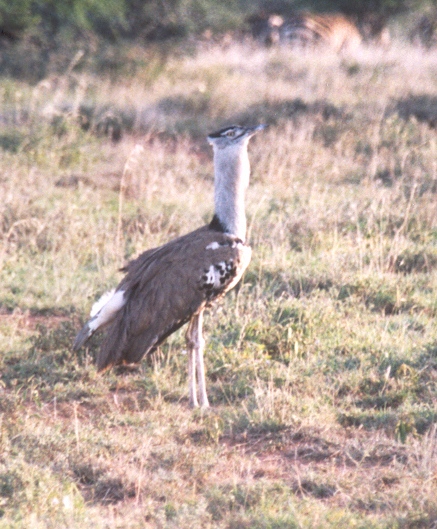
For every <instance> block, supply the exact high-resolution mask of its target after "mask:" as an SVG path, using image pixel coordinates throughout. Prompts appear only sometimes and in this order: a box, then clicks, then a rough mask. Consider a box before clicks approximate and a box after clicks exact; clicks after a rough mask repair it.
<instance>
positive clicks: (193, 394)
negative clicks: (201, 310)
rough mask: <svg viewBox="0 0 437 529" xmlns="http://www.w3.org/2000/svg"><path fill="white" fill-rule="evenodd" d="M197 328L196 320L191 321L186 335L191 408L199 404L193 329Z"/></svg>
mask: <svg viewBox="0 0 437 529" xmlns="http://www.w3.org/2000/svg"><path fill="white" fill-rule="evenodd" d="M194 327H195V318H192V319H191V320H190V323H189V324H188V329H187V333H186V336H185V337H186V340H187V349H188V383H189V386H190V388H189V392H190V397H189V399H190V401H189V402H190V407H191V408H198V407H199V403H198V401H197V390H196V358H195V354H194V351H195V347H196V343H195V340H194V336H193V328H194Z"/></svg>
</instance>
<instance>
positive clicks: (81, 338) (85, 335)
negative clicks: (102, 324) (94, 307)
mask: <svg viewBox="0 0 437 529" xmlns="http://www.w3.org/2000/svg"><path fill="white" fill-rule="evenodd" d="M94 319H95V318H91V320H89V321H87V322H86V323H85V325H84V326H83V327H82V330H81V331H80V332H79V334H78V335H77V336H76V339H75V340H74V344H73V351H78V350H79V349H80V348H81V347H82V346H83V345H85V343H86V342H87V341H88V340H89V339H90V338H91V336H92V335H93V334H94V331H95V330H96V329H94V330H93V329H92V328H91V325H90V324H91V322H92V321H93V320H94Z"/></svg>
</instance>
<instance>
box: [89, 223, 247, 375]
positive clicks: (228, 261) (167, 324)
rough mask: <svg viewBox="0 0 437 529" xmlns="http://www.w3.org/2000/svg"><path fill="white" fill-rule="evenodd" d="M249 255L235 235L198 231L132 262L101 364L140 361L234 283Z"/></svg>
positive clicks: (102, 350)
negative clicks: (123, 301)
mask: <svg viewBox="0 0 437 529" xmlns="http://www.w3.org/2000/svg"><path fill="white" fill-rule="evenodd" d="M250 256H251V250H250V247H249V246H246V245H244V244H243V243H242V242H241V241H240V240H239V239H237V238H236V237H233V236H231V235H228V234H224V233H220V232H215V231H212V230H208V229H200V230H197V231H196V232H192V233H191V234H188V235H186V236H184V237H181V238H179V239H176V240H174V241H172V242H170V243H168V244H166V245H164V246H161V247H159V248H157V249H155V250H154V251H148V252H145V253H144V254H142V255H141V256H140V257H139V258H137V259H135V260H134V261H132V262H131V263H129V264H128V265H127V267H126V270H127V275H126V276H125V278H124V279H123V280H122V282H121V283H120V285H119V287H118V288H117V290H123V291H124V292H125V298H126V303H125V305H124V306H123V308H122V309H121V310H120V311H119V312H118V314H117V316H116V318H115V319H114V321H113V322H112V323H111V324H110V325H109V328H108V333H107V335H106V338H105V339H104V341H103V344H102V348H101V351H100V353H99V357H98V359H97V364H98V368H99V369H105V368H106V367H109V366H111V365H114V364H120V363H131V362H138V361H139V360H140V359H141V358H142V356H143V355H144V354H145V353H147V352H148V351H150V350H151V349H153V348H154V347H156V346H157V345H158V344H159V343H161V342H162V341H163V340H164V339H165V338H166V337H167V336H169V335H170V334H171V333H172V332H174V331H175V330H177V329H178V328H179V327H181V326H182V325H183V324H184V323H186V322H187V321H189V320H190V318H191V317H192V316H193V314H196V313H197V312H199V311H200V310H202V309H203V308H204V307H205V306H206V305H207V304H208V303H209V302H211V301H213V300H215V299H217V298H218V297H220V296H221V295H223V294H224V293H226V292H227V291H228V290H229V289H231V288H232V287H233V286H235V285H236V284H237V282H238V281H239V280H240V278H241V276H242V274H243V272H244V270H245V269H246V267H247V265H248V264H249V261H250Z"/></svg>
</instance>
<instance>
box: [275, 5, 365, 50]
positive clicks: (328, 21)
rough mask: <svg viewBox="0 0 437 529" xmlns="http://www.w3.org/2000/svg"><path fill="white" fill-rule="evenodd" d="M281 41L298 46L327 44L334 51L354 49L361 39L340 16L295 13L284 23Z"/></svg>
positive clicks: (350, 21) (352, 27)
mask: <svg viewBox="0 0 437 529" xmlns="http://www.w3.org/2000/svg"><path fill="white" fill-rule="evenodd" d="M281 39H282V40H286V41H290V42H292V43H296V44H300V45H304V46H306V45H314V44H327V45H329V46H330V47H331V48H332V49H333V50H335V51H337V52H338V51H341V50H345V49H347V50H351V49H356V48H357V47H358V46H359V45H360V44H361V42H362V40H363V38H362V36H361V33H360V31H359V30H358V28H357V26H356V25H355V24H354V22H353V21H352V20H351V19H349V18H348V17H346V16H345V15H342V14H331V13H326V14H313V13H307V12H302V13H297V14H295V15H293V16H291V17H289V18H288V19H286V20H285V21H284V24H283V25H282V28H281Z"/></svg>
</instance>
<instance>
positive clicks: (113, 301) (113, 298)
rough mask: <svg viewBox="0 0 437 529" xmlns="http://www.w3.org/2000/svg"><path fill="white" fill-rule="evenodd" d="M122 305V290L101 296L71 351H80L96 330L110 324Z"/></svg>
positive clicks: (123, 300) (123, 302) (123, 299)
mask: <svg viewBox="0 0 437 529" xmlns="http://www.w3.org/2000/svg"><path fill="white" fill-rule="evenodd" d="M124 304H125V298H124V291H123V290H117V291H115V290H111V291H110V292H107V293H106V294H103V296H102V297H101V298H100V299H99V300H98V301H97V302H96V303H94V305H93V308H92V309H91V314H90V316H91V319H89V320H88V321H87V322H86V323H85V325H84V326H83V328H82V330H81V331H80V333H79V334H78V335H77V336H76V339H75V340H74V344H73V350H74V351H77V350H78V349H80V348H81V347H82V345H84V344H85V343H86V342H87V340H89V338H91V336H92V335H93V334H94V333H95V332H96V331H97V329H100V328H101V327H104V326H105V325H107V324H108V323H110V322H111V321H112V320H113V319H114V318H115V316H116V314H117V312H118V311H119V310H120V309H121V308H122V307H123V305H124Z"/></svg>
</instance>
